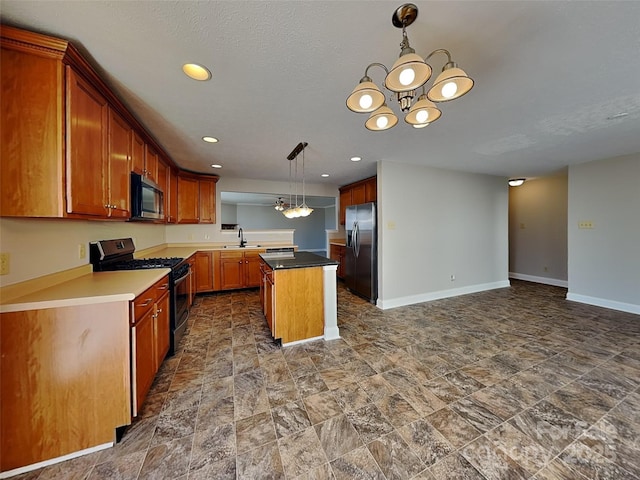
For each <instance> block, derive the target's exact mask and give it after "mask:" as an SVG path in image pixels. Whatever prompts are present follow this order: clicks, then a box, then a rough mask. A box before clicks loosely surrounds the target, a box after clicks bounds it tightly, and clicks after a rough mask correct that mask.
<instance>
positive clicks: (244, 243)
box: [238, 227, 247, 247]
mask: <svg viewBox="0 0 640 480" xmlns="http://www.w3.org/2000/svg"><path fill="white" fill-rule="evenodd" d="M238 238H239V239H240V246H241V247H244V246H245V245H246V244H247V241H246V240H245V239H244V232H243V231H242V227H240V230H238Z"/></svg>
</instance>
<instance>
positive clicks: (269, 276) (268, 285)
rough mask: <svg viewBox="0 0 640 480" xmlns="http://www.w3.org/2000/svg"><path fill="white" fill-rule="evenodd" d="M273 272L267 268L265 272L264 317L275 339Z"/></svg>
mask: <svg viewBox="0 0 640 480" xmlns="http://www.w3.org/2000/svg"><path fill="white" fill-rule="evenodd" d="M273 294H274V289H273V270H271V269H270V268H269V267H267V270H266V272H265V284H264V316H265V317H266V319H267V324H268V325H269V330H271V335H272V336H274V337H275V325H274V324H273V310H274V304H273Z"/></svg>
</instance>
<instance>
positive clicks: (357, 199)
mask: <svg viewBox="0 0 640 480" xmlns="http://www.w3.org/2000/svg"><path fill="white" fill-rule="evenodd" d="M365 198H366V188H365V184H364V183H361V184H360V185H356V186H354V187H352V188H351V205H361V204H363V203H365Z"/></svg>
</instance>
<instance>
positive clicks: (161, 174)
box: [156, 160, 169, 222]
mask: <svg viewBox="0 0 640 480" xmlns="http://www.w3.org/2000/svg"><path fill="white" fill-rule="evenodd" d="M168 176H169V165H167V164H166V163H164V162H163V161H162V160H160V161H159V162H158V181H157V182H156V183H157V184H158V186H159V187H160V189H161V190H162V191H163V192H164V195H163V199H162V200H163V203H162V211H163V212H164V220H158V221H159V222H166V221H167V219H168V218H169V217H168V213H167V206H168V204H169V190H168V189H167V180H168Z"/></svg>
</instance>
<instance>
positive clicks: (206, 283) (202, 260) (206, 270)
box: [195, 252, 213, 293]
mask: <svg viewBox="0 0 640 480" xmlns="http://www.w3.org/2000/svg"><path fill="white" fill-rule="evenodd" d="M195 279H196V281H195V284H196V288H195V291H196V293H203V292H211V291H213V253H212V252H198V253H196V254H195Z"/></svg>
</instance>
